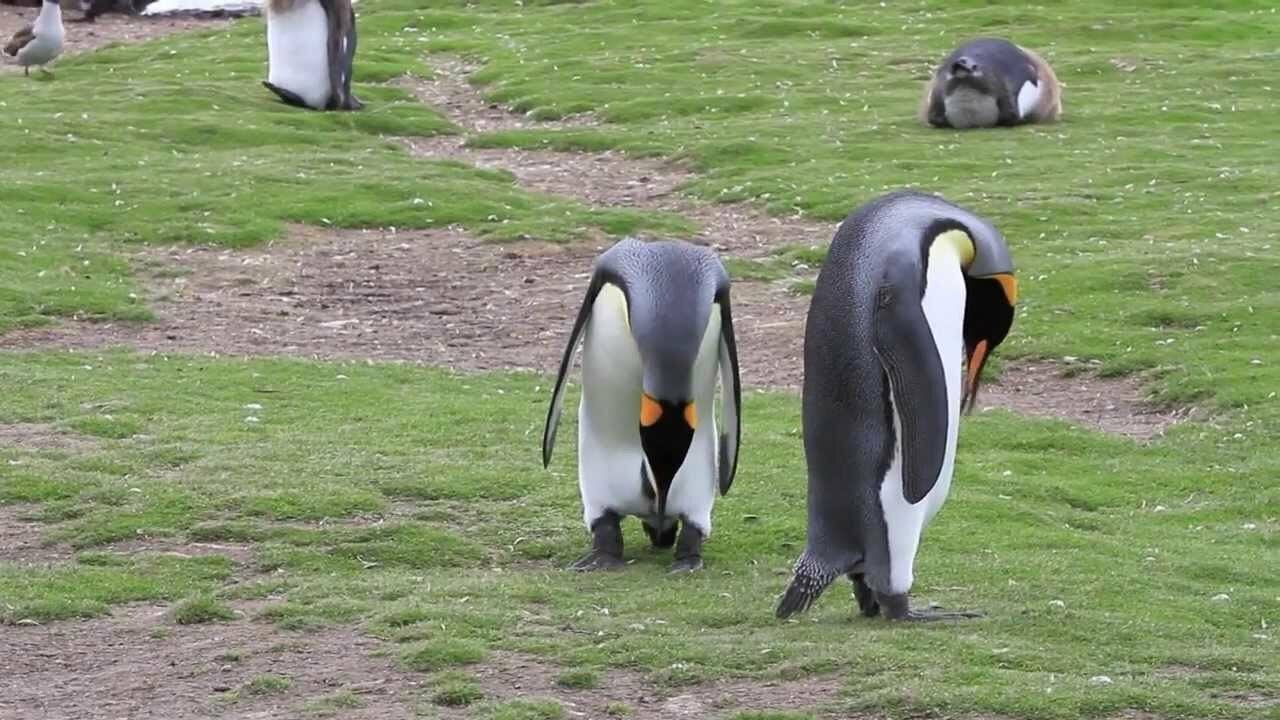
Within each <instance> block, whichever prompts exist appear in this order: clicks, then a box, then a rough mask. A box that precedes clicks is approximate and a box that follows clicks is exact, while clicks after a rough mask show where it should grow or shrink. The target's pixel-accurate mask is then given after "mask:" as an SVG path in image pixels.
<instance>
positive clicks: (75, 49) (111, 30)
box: [0, 5, 230, 76]
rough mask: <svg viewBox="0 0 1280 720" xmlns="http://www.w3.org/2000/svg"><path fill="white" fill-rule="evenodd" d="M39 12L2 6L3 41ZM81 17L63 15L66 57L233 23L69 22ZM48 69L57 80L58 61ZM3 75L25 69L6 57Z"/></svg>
mask: <svg viewBox="0 0 1280 720" xmlns="http://www.w3.org/2000/svg"><path fill="white" fill-rule="evenodd" d="M39 10H40V8H38V7H35V8H27V7H14V6H12V5H0V40H3V41H6V42H7V41H8V39H9V38H10V37H12V36H13V34H14V33H15V32H17V31H18V30H19V29H21V28H22V27H24V26H26V25H29V24H30V23H32V22H34V21H35V18H36V15H37V14H38V13H39ZM80 16H81V13H80V12H79V11H78V10H71V11H64V12H63V14H62V19H63V25H64V27H65V28H66V32H67V37H66V46H65V47H64V49H63V51H62V52H63V54H64V55H71V54H74V53H81V52H87V51H90V50H96V49H98V48H100V47H102V46H104V45H106V44H108V43H113V42H142V41H144V40H151V39H154V38H158V37H163V36H165V35H172V34H174V33H178V32H184V31H187V30H201V29H209V28H220V27H226V26H228V24H229V23H230V20H228V19H223V18H195V17H167V16H162V17H148V16H142V15H122V14H119V13H108V14H106V15H100V16H99V17H98V18H97V19H96V20H95V21H94V22H91V23H81V22H70V21H71V20H77V19H79V18H80ZM49 69H50V70H51V71H52V72H53V73H54V75H55V76H56V75H57V73H58V61H57V60H54V61H53V63H51V64H50V65H49ZM0 73H17V74H19V75H21V74H22V68H20V67H18V66H17V65H14V64H13V61H12V59H11V58H10V57H8V56H7V55H6V56H4V60H3V64H2V65H0Z"/></svg>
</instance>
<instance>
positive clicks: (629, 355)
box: [578, 284, 720, 535]
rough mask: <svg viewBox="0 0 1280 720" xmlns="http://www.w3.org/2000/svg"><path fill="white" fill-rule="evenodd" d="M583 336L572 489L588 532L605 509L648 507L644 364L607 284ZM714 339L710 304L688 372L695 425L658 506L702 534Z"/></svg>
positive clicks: (712, 435)
mask: <svg viewBox="0 0 1280 720" xmlns="http://www.w3.org/2000/svg"><path fill="white" fill-rule="evenodd" d="M584 335H585V337H584V340H583V344H582V400H581V402H580V403H579V405H578V486H579V490H580V491H581V493H582V503H583V513H584V520H585V521H586V523H587V525H588V526H590V524H591V522H592V521H593V520H595V519H596V518H598V517H600V515H601V514H602V513H603V512H604V511H606V510H609V511H612V512H615V513H618V514H619V515H635V516H639V517H646V518H647V517H650V516H651V515H652V514H653V513H654V512H655V511H656V505H655V503H654V501H653V500H652V499H651V498H650V497H649V496H648V495H646V494H645V491H644V487H645V485H644V483H643V481H642V478H641V474H640V473H641V466H642V464H643V463H644V450H643V449H642V447H641V445H640V395H641V392H642V391H643V384H644V381H643V378H644V366H643V363H642V361H641V358H640V349H639V347H638V346H637V344H636V341H635V339H634V337H633V336H632V334H631V328H630V326H629V324H628V322H627V301H626V297H625V295H624V294H623V292H622V291H621V290H619V289H618V288H617V287H615V286H613V285H608V284H606V285H605V286H604V287H603V288H601V290H600V293H599V294H598V295H597V296H596V300H595V303H594V305H593V306H592V310H591V319H590V320H589V321H588V323H587V327H586V330H585V331H584ZM719 341H720V312H719V306H718V305H713V306H712V312H711V316H710V318H709V320H708V322H707V327H706V330H705V332H704V336H703V339H702V343H701V345H700V347H699V349H698V354H697V359H696V360H695V362H694V367H693V392H694V398H693V400H694V402H695V403H696V405H697V407H698V408H699V416H700V421H699V423H698V426H697V428H696V429H695V430H694V435H693V442H692V443H691V444H690V446H689V452H688V454H687V455H686V456H685V460H684V464H683V465H681V467H680V470H679V471H678V472H677V473H676V475H675V478H673V480H672V483H671V489H670V492H669V493H668V495H667V508H666V509H667V514H668V517H677V516H685V517H686V518H688V519H689V520H690V521H691V522H694V523H695V524H697V525H698V526H699V528H700V529H701V530H702V531H703V532H704V533H705V534H707V535H709V534H710V530H711V508H712V505H713V504H714V502H715V490H716V487H717V475H716V460H717V458H716V422H715V417H714V412H713V403H714V400H715V389H716V377H717V375H716V372H717V370H718V368H719V352H718V351H719Z"/></svg>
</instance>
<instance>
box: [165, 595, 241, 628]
mask: <svg viewBox="0 0 1280 720" xmlns="http://www.w3.org/2000/svg"><path fill="white" fill-rule="evenodd" d="M235 617H236V612H235V610H232V609H231V608H230V607H229V606H228V605H227V604H226V603H223V602H222V601H221V600H218V599H217V598H215V597H213V596H212V595H196V596H194V597H190V598H187V599H186V600H183V601H182V602H180V603H178V606H177V607H176V608H175V609H174V616H173V620H174V622H176V623H178V624H179V625H197V624H200V623H210V622H219V621H222V620H234V619H235Z"/></svg>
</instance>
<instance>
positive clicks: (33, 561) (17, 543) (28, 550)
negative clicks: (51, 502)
mask: <svg viewBox="0 0 1280 720" xmlns="http://www.w3.org/2000/svg"><path fill="white" fill-rule="evenodd" d="M33 509H34V508H33V506H28V505H0V562H8V563H15V564H17V565H21V566H23V567H32V566H36V565H47V564H50V563H55V562H60V561H62V560H66V559H67V558H68V557H70V556H71V550H70V548H69V547H67V546H65V545H56V544H53V543H50V542H49V541H48V540H47V539H46V538H45V536H44V531H45V527H46V525H45V524H44V523H42V522H40V521H38V520H28V519H27V515H28V514H29V513H31V512H32V511H33Z"/></svg>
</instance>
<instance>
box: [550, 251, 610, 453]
mask: <svg viewBox="0 0 1280 720" xmlns="http://www.w3.org/2000/svg"><path fill="white" fill-rule="evenodd" d="M602 287H604V280H603V278H602V277H601V276H600V273H598V272H596V273H593V274H592V277H591V284H590V285H589V286H587V294H586V297H584V298H583V299H582V307H581V308H579V309H578V318H577V319H576V320H574V321H573V330H572V331H571V332H570V333H569V343H568V344H567V345H565V348H564V356H563V357H562V358H560V372H559V374H558V375H556V387H555V390H554V391H553V392H552V394H551V407H550V408H548V409H547V424H546V426H545V427H543V429H542V467H544V468H545V467H547V466H548V465H550V464H551V450H552V448H554V447H555V445H556V428H557V426H559V424H560V413H561V411H563V410H564V387H565V379H566V378H567V377H568V376H569V368H570V367H572V366H573V351H574V350H576V349H577V348H578V341H579V340H581V339H582V331H583V329H584V328H586V326H587V320H588V319H590V317H591V308H592V307H593V306H594V305H595V302H596V296H597V295H599V294H600V288H602Z"/></svg>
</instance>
